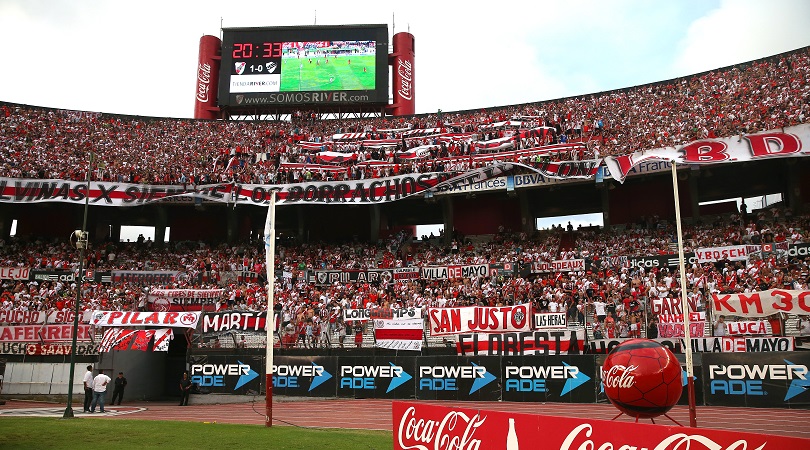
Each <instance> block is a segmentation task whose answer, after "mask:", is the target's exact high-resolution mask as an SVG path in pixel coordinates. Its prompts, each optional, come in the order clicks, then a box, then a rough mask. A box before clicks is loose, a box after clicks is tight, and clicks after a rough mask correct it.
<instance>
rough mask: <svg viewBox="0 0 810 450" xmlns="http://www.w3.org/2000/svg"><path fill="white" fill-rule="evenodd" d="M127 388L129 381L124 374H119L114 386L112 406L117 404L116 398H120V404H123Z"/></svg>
mask: <svg viewBox="0 0 810 450" xmlns="http://www.w3.org/2000/svg"><path fill="white" fill-rule="evenodd" d="M126 386H127V379H126V378H124V372H118V376H117V377H116V378H115V383H114V386H113V396H112V400H110V404H111V405H114V404H115V398H116V397H118V404H119V405H120V404H121V400H122V399H123V398H124V388H125V387H126Z"/></svg>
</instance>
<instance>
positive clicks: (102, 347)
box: [98, 328, 125, 353]
mask: <svg viewBox="0 0 810 450" xmlns="http://www.w3.org/2000/svg"><path fill="white" fill-rule="evenodd" d="M124 331H125V330H124V329H123V328H107V330H106V331H104V337H102V338H101V344H99V346H98V352H99V353H103V352H109V351H110V349H111V348H112V347H113V345H115V344H116V343H117V340H118V336H120V335H121V333H123V332H124Z"/></svg>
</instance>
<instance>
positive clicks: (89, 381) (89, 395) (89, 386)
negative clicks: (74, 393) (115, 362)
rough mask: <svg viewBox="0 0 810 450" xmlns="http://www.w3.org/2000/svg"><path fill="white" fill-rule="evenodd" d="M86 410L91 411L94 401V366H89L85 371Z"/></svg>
mask: <svg viewBox="0 0 810 450" xmlns="http://www.w3.org/2000/svg"><path fill="white" fill-rule="evenodd" d="M82 381H83V382H84V410H83V411H84V412H90V402H92V401H93V366H87V372H85V373H84V378H83V379H82Z"/></svg>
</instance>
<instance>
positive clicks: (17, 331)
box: [0, 325, 90, 342]
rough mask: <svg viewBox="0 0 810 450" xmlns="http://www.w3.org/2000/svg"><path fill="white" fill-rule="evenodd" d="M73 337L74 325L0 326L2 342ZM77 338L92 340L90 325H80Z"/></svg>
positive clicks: (59, 340)
mask: <svg viewBox="0 0 810 450" xmlns="http://www.w3.org/2000/svg"><path fill="white" fill-rule="evenodd" d="M72 339H73V325H17V326H8V327H3V326H0V342H37V341H38V342H61V341H70V340H72ZM77 339H78V340H80V341H89V340H90V325H79V333H78V336H77Z"/></svg>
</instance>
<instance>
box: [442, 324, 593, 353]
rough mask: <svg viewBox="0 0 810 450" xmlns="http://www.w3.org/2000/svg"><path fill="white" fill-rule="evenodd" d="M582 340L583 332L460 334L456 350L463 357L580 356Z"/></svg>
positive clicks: (583, 343) (582, 346)
mask: <svg viewBox="0 0 810 450" xmlns="http://www.w3.org/2000/svg"><path fill="white" fill-rule="evenodd" d="M585 338H586V336H585V330H584V329H579V330H549V331H532V332H528V333H473V334H460V335H458V336H457V337H456V350H457V351H458V354H459V355H462V356H463V355H471V356H524V355H568V354H581V353H584V352H585Z"/></svg>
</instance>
